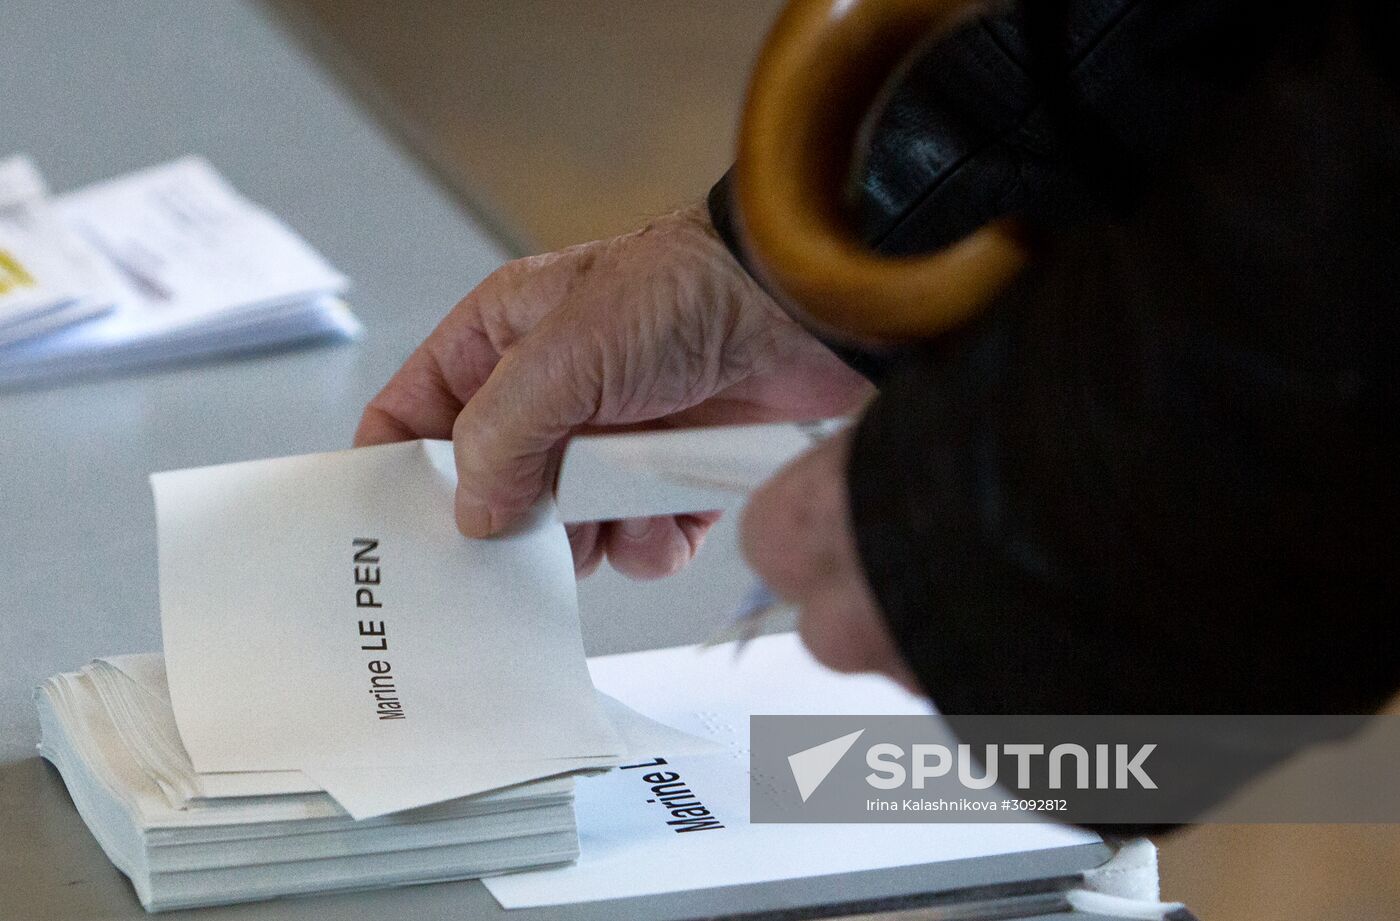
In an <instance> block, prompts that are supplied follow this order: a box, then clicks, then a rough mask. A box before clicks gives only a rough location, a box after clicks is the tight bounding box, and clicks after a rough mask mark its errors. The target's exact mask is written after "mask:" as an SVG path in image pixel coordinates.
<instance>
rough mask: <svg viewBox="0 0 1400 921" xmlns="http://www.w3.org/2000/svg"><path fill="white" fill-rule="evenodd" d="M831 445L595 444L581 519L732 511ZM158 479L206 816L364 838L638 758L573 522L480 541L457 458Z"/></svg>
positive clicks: (361, 453)
mask: <svg viewBox="0 0 1400 921" xmlns="http://www.w3.org/2000/svg"><path fill="white" fill-rule="evenodd" d="M810 443H811V440H810V438H809V437H808V435H807V434H805V433H804V430H803V429H801V428H799V427H797V426H792V425H770V426H748V427H736V428H714V429H706V430H690V431H685V432H680V431H677V432H664V433H658V434H643V435H622V436H590V437H586V438H579V439H575V441H574V442H573V443H572V444H571V445H570V447H569V450H568V452H567V455H566V458H565V461H564V465H563V473H562V475H561V480H560V483H559V503H560V505H561V506H562V507H563V508H564V509H565V511H566V514H568V515H569V517H570V519H571V520H581V519H583V518H590V519H601V518H616V517H622V516H627V515H655V514H665V513H672V512H684V511H698V510H704V509H710V508H721V507H724V506H725V505H729V504H733V503H734V501H735V499H736V498H742V496H743V495H744V494H745V493H746V492H747V491H748V490H749V489H750V488H752V486H753V485H756V483H757V482H758V481H760V480H761V479H762V478H763V477H765V476H766V475H768V474H769V473H771V472H772V471H774V470H776V469H777V468H778V467H780V466H781V465H782V464H783V463H785V462H786V461H787V460H789V459H791V458H792V457H793V456H795V455H796V454H798V453H801V452H802V451H803V450H805V449H806V448H807V447H808V446H809V445H810ZM726 471H728V472H726ZM151 482H152V486H153V489H154V492H155V498H156V515H157V527H158V532H159V551H160V604H161V624H162V630H163V633H164V639H165V668H166V672H167V676H168V682H169V691H170V698H171V704H172V708H173V711H174V718H175V723H176V726H177V727H178V735H179V738H180V741H181V742H182V744H183V747H184V749H185V751H186V752H188V756H189V759H190V762H191V763H192V765H193V769H194V771H195V772H196V773H197V774H198V778H197V781H192V782H191V783H190V787H191V789H192V790H196V791H198V795H208V796H219V795H224V796H255V795H270V794H278V793H295V792H302V791H306V790H311V789H324V790H325V791H326V792H327V793H329V794H330V795H331V796H332V797H334V798H335V799H336V800H337V801H338V802H339V803H340V805H341V806H342V807H343V808H344V809H345V810H346V811H347V812H349V813H350V814H351V815H352V816H354V817H356V818H363V817H368V816H375V815H383V814H387V813H389V812H395V811H399V810H403V809H409V808H413V807H416V806H423V805H427V804H430V803H434V802H440V801H443V800H446V799H452V798H456V797H462V796H469V795H472V794H475V793H480V792H484V791H487V790H492V789H496V788H499V787H502V786H507V785H510V784H516V783H523V782H526V781H529V780H534V779H538V778H542V777H549V776H553V775H556V774H561V773H568V772H575V771H581V770H590V769H603V768H607V767H609V766H612V765H615V764H617V763H618V762H619V760H620V759H621V758H622V757H623V756H624V755H626V754H627V752H628V751H629V747H628V745H627V744H626V739H625V738H622V737H620V736H619V733H618V731H617V730H616V728H615V727H616V725H617V723H616V721H615V720H613V719H610V718H609V717H608V714H607V713H606V712H604V710H603V709H601V708H600V704H599V702H598V700H597V696H596V694H595V692H594V689H593V684H592V682H591V680H590V678H589V675H588V672H587V668H586V666H585V663H584V656H583V646H582V639H581V637H580V630H579V621H578V601H577V589H576V585H575V581H574V571H573V561H572V556H571V553H570V549H569V543H568V538H567V536H566V534H565V532H564V527H563V525H562V524H561V523H560V522H561V517H560V515H559V514H558V512H557V510H556V507H555V505H554V503H553V502H545V503H542V504H541V505H540V506H539V507H538V508H537V509H535V511H534V514H533V517H532V518H531V520H529V521H526V522H525V523H523V524H522V525H520V526H519V527H517V528H516V529H515V530H514V531H512V532H511V533H509V534H506V535H503V536H500V537H496V538H491V539H487V540H468V539H466V538H464V537H462V536H461V535H460V534H459V533H458V531H457V529H456V526H455V523H454V520H453V493H454V490H455V487H456V482H457V478H456V468H455V464H454V462H453V455H452V445H451V443H449V442H445V441H418V442H407V443H402V444H395V445H384V446H379V447H372V448H361V449H358V450H353V451H340V452H335V453H329V454H314V455H306V456H301V457H286V458H277V459H273V460H263V461H250V462H245V463H236V464H226V465H222V466H216V467H205V468H199V469H194V470H181V471H174V472H170V473H160V474H156V475H154V476H153V477H152V478H151ZM609 497H610V501H609ZM603 706H606V705H603ZM623 735H625V732H624V733H623Z"/></svg>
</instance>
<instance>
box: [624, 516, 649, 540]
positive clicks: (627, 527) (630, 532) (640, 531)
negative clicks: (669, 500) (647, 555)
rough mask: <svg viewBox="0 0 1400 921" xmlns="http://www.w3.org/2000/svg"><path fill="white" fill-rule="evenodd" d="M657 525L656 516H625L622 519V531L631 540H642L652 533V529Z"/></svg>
mask: <svg viewBox="0 0 1400 921" xmlns="http://www.w3.org/2000/svg"><path fill="white" fill-rule="evenodd" d="M655 525H656V519H655V518H624V519H622V533H623V535H624V536H626V537H627V538H628V539H629V540H641V539H643V538H644V537H646V536H647V535H648V534H650V533H651V529H652V528H653V527H654V526H655Z"/></svg>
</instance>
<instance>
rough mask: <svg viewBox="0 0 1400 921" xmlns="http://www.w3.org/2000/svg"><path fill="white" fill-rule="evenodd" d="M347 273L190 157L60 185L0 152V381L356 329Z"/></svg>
mask: <svg viewBox="0 0 1400 921" xmlns="http://www.w3.org/2000/svg"><path fill="white" fill-rule="evenodd" d="M347 284H348V282H347V280H346V278H345V277H344V276H343V275H341V274H340V273H339V272H337V271H336V270H335V269H334V268H332V267H331V266H330V265H329V264H328V263H327V262H326V261H325V260H324V259H323V258H322V257H321V256H320V255H319V254H318V253H317V252H316V251H315V250H313V249H312V248H311V247H310V246H309V245H308V244H307V243H306V242H305V241H304V240H302V239H301V238H300V237H299V236H298V235H297V234H296V233H295V232H294V231H292V230H291V229H290V228H288V227H287V226H286V225H285V224H283V223H282V222H281V221H280V220H279V219H278V218H276V217H274V216H273V215H271V214H269V213H268V212H266V211H264V210H262V209H261V208H259V207H257V206H256V205H254V204H252V203H251V202H249V201H248V200H246V199H245V198H243V197H242V196H241V195H239V194H238V192H237V191H236V190H235V189H233V187H232V186H230V185H229V184H228V182H227V181H225V180H224V179H223V177H221V176H220V175H219V174H218V173H217V172H215V171H214V169H213V168H212V167H211V166H210V165H209V164H208V163H206V162H205V161H203V160H201V159H199V158H195V157H187V158H184V159H181V160H177V161H175V162H173V163H169V164H166V165H163V166H157V167H154V168H151V169H148V170H143V171H141V172H138V173H134V174H131V175H128V176H123V177H120V178H117V179H113V180H109V181H107V182H102V183H98V184H96V185H93V186H90V187H88V188H85V189H80V190H78V191H76V192H72V193H69V194H67V195H63V196H59V197H57V198H50V197H49V196H48V193H47V190H46V188H45V186H44V183H43V180H42V178H41V177H40V175H39V172H38V170H37V169H35V167H34V165H33V164H32V163H31V162H30V161H29V160H27V159H26V158H23V157H12V158H10V159H8V160H4V161H0V387H4V386H15V385H20V384H25V383H31V382H37V381H51V380H60V379H66V378H68V377H72V376H77V375H87V374H94V373H102V372H108V371H116V370H125V369H131V368H137V367H143V366H147V365H153V364H160V363H164V362H169V361H180V360H189V359H192V358H195V357H200V356H208V355H215V354H229V353H237V352H249V351H257V350H261V349H266V348H270V347H273V346H279V345H284V344H288V343H293V342H299V341H304V340H309V339H316V338H346V337H353V336H354V335H356V334H357V333H358V332H359V329H360V327H359V323H358V322H357V321H356V320H355V317H354V316H353V315H352V314H351V313H350V311H349V309H348V308H347V307H346V305H345V303H344V302H343V301H342V300H341V299H340V295H341V293H342V292H343V291H344V290H345V288H346V287H347Z"/></svg>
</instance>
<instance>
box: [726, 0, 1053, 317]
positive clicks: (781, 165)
mask: <svg viewBox="0 0 1400 921" xmlns="http://www.w3.org/2000/svg"><path fill="white" fill-rule="evenodd" d="M980 9H981V5H980V4H977V3H970V2H968V0H791V2H789V4H788V6H787V8H786V9H784V10H783V12H782V14H781V15H780V16H779V17H778V21H777V22H776V23H775V25H774V27H773V30H772V32H771V33H770V34H769V36H768V39H767V41H766V43H765V45H764V47H763V50H762V52H761V54H760V55H759V60H758V64H757V66H756V67H755V69H754V74H753V78H752V80H751V82H750V85H749V96H748V101H747V103H746V105H745V108H744V117H743V123H742V126H741V129H740V135H739V155H738V160H737V163H736V169H735V194H736V196H737V203H738V206H739V220H740V233H741V235H742V238H743V241H744V244H745V246H746V248H747V249H748V251H749V255H750V256H751V258H752V261H753V262H754V263H755V265H756V266H757V268H758V269H759V271H760V272H761V273H762V274H764V275H765V276H766V280H767V281H768V282H769V284H770V286H771V287H772V288H774V289H776V291H777V292H779V294H780V296H783V297H785V298H786V299H787V300H788V301H789V302H790V306H795V307H798V308H800V309H802V310H804V311H805V312H806V313H807V314H808V315H809V316H810V317H812V318H813V319H814V320H816V321H817V323H818V324H819V325H821V326H824V327H826V328H827V329H828V330H829V331H831V332H835V333H837V334H841V333H845V334H847V335H850V336H855V337H857V338H862V339H875V340H883V341H888V340H901V339H910V338H917V337H922V336H929V335H932V334H935V333H939V332H942V331H943V330H946V329H948V328H950V327H952V326H955V325H957V324H958V323H960V322H962V321H963V320H965V319H967V318H968V317H969V316H971V315H973V314H975V313H976V312H977V311H978V310H979V309H980V308H981V307H982V305H983V304H985V303H986V302H987V301H988V300H989V299H990V298H991V297H992V296H993V295H995V294H996V293H997V291H999V290H1000V289H1001V288H1002V287H1003V286H1005V285H1006V283H1007V282H1008V281H1010V280H1011V278H1012V277H1013V276H1014V275H1015V274H1016V273H1017V272H1018V271H1019V270H1020V268H1021V267H1022V265H1024V263H1025V261H1026V252H1025V248H1024V246H1023V244H1022V243H1021V241H1020V240H1019V238H1018V235H1017V233H1016V228H1015V225H1014V223H1013V222H1011V221H1009V220H999V221H995V222H993V223H990V224H988V225H986V226H984V227H982V228H981V229H980V230H978V231H976V232H974V233H973V234H972V235H971V236H969V237H966V238H965V239H963V240H961V241H959V242H957V243H955V244H953V245H952V246H949V247H946V248H944V249H942V250H939V251H938V252H935V253H931V254H928V255H922V256H913V257H891V256H882V255H880V254H878V253H875V252H873V251H872V250H870V249H869V248H868V247H866V246H865V245H864V244H863V243H862V242H861V240H860V239H859V238H858V237H857V236H856V235H855V233H854V231H853V230H852V229H851V225H850V222H849V220H848V217H847V213H846V212H847V209H846V207H845V202H844V196H845V194H846V189H847V183H848V182H849V180H850V177H851V175H852V169H853V166H854V164H855V163H856V156H857V152H858V151H859V150H860V145H861V144H863V143H864V138H863V126H864V125H865V122H866V119H867V115H868V114H869V113H872V112H878V111H879V108H880V107H881V104H882V102H883V100H884V97H885V93H886V86H887V85H888V84H889V83H890V82H891V77H893V76H894V75H895V74H896V73H898V72H899V70H900V69H901V68H902V67H903V66H904V64H905V62H906V61H907V60H908V59H909V57H910V56H911V54H912V53H913V52H914V51H916V50H917V49H918V48H919V47H921V46H922V45H924V44H925V43H926V42H928V41H931V40H933V39H934V38H936V37H937V36H938V35H939V34H942V33H945V32H946V31H948V30H949V29H950V28H952V27H955V26H957V25H958V24H960V23H962V22H965V21H966V20H967V18H968V16H969V15H971V14H974V13H976V12H979V11H980Z"/></svg>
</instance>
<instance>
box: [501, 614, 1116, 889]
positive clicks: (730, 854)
mask: <svg viewBox="0 0 1400 921" xmlns="http://www.w3.org/2000/svg"><path fill="white" fill-rule="evenodd" d="M588 665H589V669H590V671H591V672H592V674H593V681H594V683H595V684H596V685H597V687H598V689H599V690H601V691H604V692H606V693H608V694H611V695H612V696H614V697H616V698H617V699H618V700H620V701H621V702H622V703H624V704H626V705H627V706H630V707H633V708H634V709H636V710H638V711H640V712H641V713H642V714H643V715H645V716H649V717H651V718H652V719H655V720H657V721H659V722H662V723H665V724H667V725H670V726H673V727H675V728H677V729H680V730H682V731H685V732H689V733H694V734H695V735H698V736H701V737H703V738H708V739H710V740H712V741H714V742H715V743H717V744H719V745H721V746H723V750H722V751H720V752H718V753H716V754H700V755H679V756H678V755H674V754H672V753H670V752H666V751H655V752H653V753H652V754H653V756H654V757H653V758H651V759H647V762H646V763H644V764H643V765H642V766H640V767H636V768H630V769H629V768H628V767H627V766H626V765H624V766H623V769H621V770H616V771H612V772H611V773H608V774H605V775H601V776H597V777H586V778H583V779H582V780H580V781H579V782H578V785H577V788H576V791H575V808H576V809H577V812H578V827H579V843H580V856H579V859H578V862H577V863H574V864H570V865H567V866H561V867H557V868H551V869H544V870H531V871H527V872H524V873H513V874H510V875H507V876H497V877H493V878H490V879H486V880H483V883H484V884H485V885H486V888H487V889H489V890H490V891H491V894H492V895H493V896H495V897H496V901H498V902H500V903H501V906H502V907H504V908H528V907H533V906H541V905H564V904H570V903H574V902H591V901H598V900H603V899H621V898H628V897H631V896H642V895H656V894H659V893H665V892H687V891H691V890H697V889H709V888H715V887H720V886H735V885H742V884H751V883H761V882H770V881H773V880H782V879H802V878H808V877H815V876H825V875H831V874H836V873H854V872H857V871H861V870H875V869H881V868H887V867H900V866H910V865H914V864H924V863H936V862H940V861H946V860H959V859H966V858H976V857H988V856H992V855H997V854H1011V853H1017V852H1023V851H1034V850H1041V849H1045V848H1053V847H1069V846H1072V845H1077V844H1088V843H1092V842H1095V841H1098V840H1099V839H1098V837H1097V836H1095V835H1093V834H1091V833H1089V832H1085V831H1081V830H1079V829H1074V828H1069V827H1065V826H1060V825H1055V824H1053V823H1050V822H1028V823H1025V824H999V823H978V824H949V823H941V822H940V823H938V824H927V825H926V824H917V823H915V824H903V823H888V824H870V825H808V824H803V825H780V824H763V825H751V824H749V821H748V817H749V771H748V767H749V755H748V746H749V717H750V716H751V715H753V714H755V713H761V714H788V713H792V714H923V713H929V712H931V711H930V710H929V705H928V702H927V701H925V700H923V699H921V698H918V697H915V696H913V695H911V694H909V693H908V692H907V691H904V690H902V689H901V688H899V687H898V686H897V685H895V684H894V683H893V682H892V681H889V680H887V679H885V678H882V677H879V676H875V675H840V674H837V673H836V672H833V671H830V670H829V669H826V668H824V667H823V666H822V665H820V664H819V663H818V662H817V661H816V660H815V659H813V658H812V657H811V655H810V654H808V653H807V651H806V650H805V649H804V648H803V647H802V645H801V643H800V642H799V641H798V639H797V636H796V635H795V634H791V633H788V634H780V635H777V636H765V637H758V638H757V639H755V640H753V641H752V642H751V643H750V644H749V645H748V646H747V648H746V649H745V653H744V655H743V657H741V658H736V657H735V656H734V655H733V653H732V649H731V648H730V647H728V646H722V647H716V648H714V649H709V650H706V651H704V652H699V651H697V650H696V649H695V647H691V646H687V647H678V648H674V649H658V650H651V651H648V652H635V653H626V654H623V655H615V656H602V657H597V658H594V659H591V660H589V663H588ZM656 758H663V759H665V765H666V767H665V770H666V771H667V772H669V773H674V774H677V775H679V777H680V781H681V782H682V783H684V785H685V789H686V790H687V791H689V794H690V796H689V797H688V798H687V800H686V802H687V803H689V802H691V801H699V802H701V803H703V804H704V807H705V809H706V810H708V812H709V813H710V815H709V816H708V817H706V818H703V819H694V820H690V821H689V823H688V824H681V825H679V826H678V823H677V822H676V821H675V820H673V819H672V816H671V814H670V812H668V811H667V810H666V809H665V807H664V806H662V805H659V804H658V803H657V802H656V801H655V797H654V796H653V794H652V793H651V790H650V788H649V786H648V784H647V783H646V782H645V781H644V780H643V776H644V775H646V774H648V773H649V772H650V771H652V770H656V768H655V767H654V765H655V764H656V763H657V762H656V760H655V759H656ZM648 764H650V765H653V766H652V767H648V766H647V765H648ZM646 868H664V869H658V870H657V872H647V871H646Z"/></svg>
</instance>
